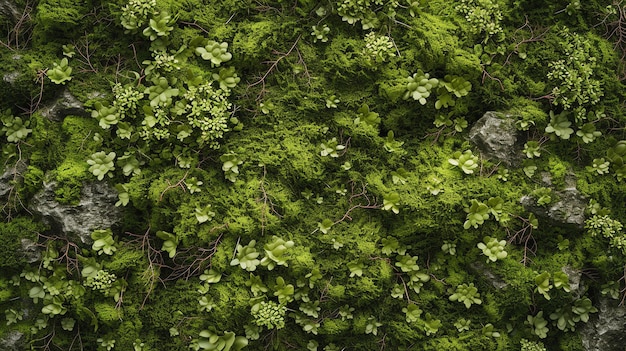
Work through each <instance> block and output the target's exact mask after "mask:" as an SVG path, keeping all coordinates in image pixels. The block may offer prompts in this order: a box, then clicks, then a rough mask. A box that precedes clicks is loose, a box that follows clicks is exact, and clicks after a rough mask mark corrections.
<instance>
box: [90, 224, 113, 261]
mask: <svg viewBox="0 0 626 351" xmlns="http://www.w3.org/2000/svg"><path fill="white" fill-rule="evenodd" d="M91 239H93V244H92V245H91V248H92V249H93V250H94V251H96V252H97V253H98V255H102V254H103V253H104V254H107V255H113V252H115V251H116V250H117V248H116V247H115V240H114V239H113V232H112V231H111V229H105V230H102V229H100V230H94V231H93V232H92V233H91Z"/></svg>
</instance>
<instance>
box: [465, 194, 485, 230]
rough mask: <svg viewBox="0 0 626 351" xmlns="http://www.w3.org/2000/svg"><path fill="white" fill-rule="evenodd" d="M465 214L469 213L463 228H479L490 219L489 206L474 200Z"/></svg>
mask: <svg viewBox="0 0 626 351" xmlns="http://www.w3.org/2000/svg"><path fill="white" fill-rule="evenodd" d="M465 212H467V219H466V220H465V222H464V223H463V228H465V229H469V228H471V227H474V229H476V228H478V226H479V225H481V224H483V223H484V222H485V220H487V219H489V213H490V210H489V206H487V205H486V204H484V203H482V202H480V201H478V200H476V199H472V200H471V201H470V206H469V207H466V208H465Z"/></svg>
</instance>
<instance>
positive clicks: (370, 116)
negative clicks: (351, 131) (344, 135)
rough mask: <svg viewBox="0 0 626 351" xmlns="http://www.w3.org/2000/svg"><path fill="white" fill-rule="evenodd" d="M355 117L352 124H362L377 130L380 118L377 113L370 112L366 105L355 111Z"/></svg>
mask: <svg viewBox="0 0 626 351" xmlns="http://www.w3.org/2000/svg"><path fill="white" fill-rule="evenodd" d="M356 113H357V117H356V119H355V120H354V124H357V125H358V124H360V123H364V124H366V125H368V126H372V127H375V128H377V127H378V125H379V124H380V117H379V115H378V113H376V112H372V111H370V108H369V106H368V105H367V104H363V105H361V107H360V108H359V109H358V110H357V111H356Z"/></svg>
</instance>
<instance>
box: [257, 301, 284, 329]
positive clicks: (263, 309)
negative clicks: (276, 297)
mask: <svg viewBox="0 0 626 351" xmlns="http://www.w3.org/2000/svg"><path fill="white" fill-rule="evenodd" d="M286 311H287V307H285V306H283V305H279V304H277V303H276V302H274V301H267V302H266V301H261V302H257V303H255V304H254V305H253V306H252V308H251V310H250V313H251V314H252V317H253V318H254V323H255V324H256V325H258V326H259V327H265V328H267V329H268V330H272V329H282V328H284V327H285V312H286Z"/></svg>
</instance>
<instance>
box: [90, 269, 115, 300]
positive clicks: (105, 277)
mask: <svg viewBox="0 0 626 351" xmlns="http://www.w3.org/2000/svg"><path fill="white" fill-rule="evenodd" d="M116 280H117V277H116V276H115V274H113V273H110V272H107V271H105V270H104V269H100V270H97V271H96V272H95V274H92V275H90V276H88V277H87V279H85V282H84V285H85V287H87V288H91V290H93V291H99V292H100V293H102V294H104V295H106V296H108V295H109V294H110V293H111V288H112V287H113V283H115V281H116Z"/></svg>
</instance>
